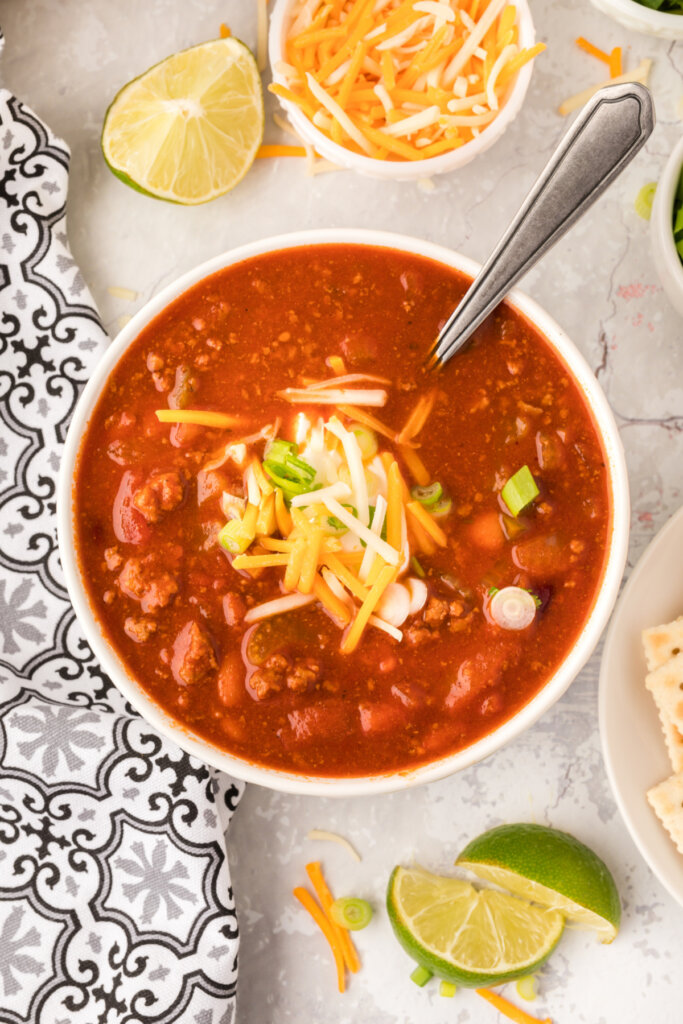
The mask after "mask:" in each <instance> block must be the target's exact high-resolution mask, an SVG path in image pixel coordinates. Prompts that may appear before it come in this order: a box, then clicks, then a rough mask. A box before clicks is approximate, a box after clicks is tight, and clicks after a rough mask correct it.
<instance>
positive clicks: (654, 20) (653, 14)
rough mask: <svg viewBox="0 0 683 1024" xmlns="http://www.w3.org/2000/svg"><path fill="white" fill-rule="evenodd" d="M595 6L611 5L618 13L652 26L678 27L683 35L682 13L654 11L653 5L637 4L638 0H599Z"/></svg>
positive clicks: (604, 6) (605, 6)
mask: <svg viewBox="0 0 683 1024" xmlns="http://www.w3.org/2000/svg"><path fill="white" fill-rule="evenodd" d="M596 6H599V7H603V8H608V7H611V8H613V9H614V11H615V12H618V13H619V14H623V15H626V16H627V17H632V18H633V17H635V18H638V19H642V20H643V21H644V22H649V23H650V24H651V25H652V27H653V28H657V27H661V28H669V29H670V28H673V29H678V30H680V33H681V34H682V35H683V14H674V13H672V12H671V11H656V10H655V9H654V8H653V7H648V6H647V4H639V3H638V0H600V2H599V4H598V5H596Z"/></svg>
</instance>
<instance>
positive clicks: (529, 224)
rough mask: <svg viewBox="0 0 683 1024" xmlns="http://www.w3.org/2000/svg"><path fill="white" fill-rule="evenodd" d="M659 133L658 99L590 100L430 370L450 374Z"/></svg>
mask: <svg viewBox="0 0 683 1024" xmlns="http://www.w3.org/2000/svg"><path fill="white" fill-rule="evenodd" d="M654 125H655V113H654V106H653V103H652V96H651V95H650V92H649V91H648V90H647V89H646V88H645V86H644V85H639V84H638V83H636V82H626V83H624V84H623V85H608V86H606V87H605V88H604V89H600V91H599V92H597V93H596V94H595V96H593V98H592V99H591V100H589V102H588V103H587V104H586V105H585V107H584V108H583V110H582V111H581V113H580V114H579V116H578V117H577V119H576V120H575V121H574V123H573V124H572V126H571V128H570V129H569V131H568V132H567V133H566V135H565V136H564V138H563V139H562V141H561V142H560V144H559V146H558V147H557V149H556V150H555V152H554V153H553V155H552V157H551V158H550V160H549V162H548V164H547V165H546V167H545V169H544V170H543V171H542V173H541V175H540V177H539V178H538V181H537V182H536V184H535V185H534V186H533V188H532V189H531V192H529V195H528V196H527V197H526V199H525V201H524V203H523V204H522V207H521V209H520V211H519V213H518V214H517V216H516V217H515V219H514V220H513V222H512V224H511V225H510V227H509V228H508V229H507V231H506V232H505V234H504V235H503V237H502V238H501V240H500V242H499V243H498V245H497V246H496V248H495V249H494V251H493V253H492V255H491V256H490V257H489V259H488V260H487V262H486V263H485V264H484V266H483V267H482V269H481V270H480V271H479V273H478V274H477V276H476V278H475V279H474V281H473V282H472V284H471V285H470V287H469V289H468V290H467V292H466V293H465V295H464V296H463V298H462V300H461V302H460V303H459V305H458V306H457V307H456V309H455V311H454V312H453V314H452V316H451V317H450V319H449V320H448V323H447V324H446V325H445V326H444V327H443V329H442V331H441V333H440V334H439V336H438V338H437V339H436V341H435V342H434V344H433V345H432V347H431V349H430V358H429V362H430V365H432V366H443V365H444V364H445V363H446V362H448V360H449V359H450V358H451V356H453V355H454V354H455V353H456V352H457V351H458V349H459V348H461V347H462V345H464V344H465V342H466V341H467V339H468V338H469V337H470V335H471V334H472V333H473V331H475V330H476V329H477V327H478V326H479V325H480V324H481V323H482V321H483V320H485V319H486V317H487V316H488V315H489V313H490V312H491V311H492V310H493V309H494V308H495V307H496V306H497V305H498V303H499V302H500V301H501V300H502V299H503V298H504V297H505V295H506V294H507V293H508V292H509V291H510V289H511V288H512V287H513V285H514V284H515V283H516V282H517V281H518V280H519V278H520V277H522V275H523V274H525V273H526V272H527V270H530V269H531V267H533V266H534V264H535V263H536V261H537V260H539V259H540V258H541V256H543V254H544V253H546V252H547V251H548V249H550V247H551V246H552V245H554V244H555V242H556V241H557V240H558V238H561V237H562V235H563V234H564V233H565V231H567V229H568V228H570V227H571V226H572V224H573V223H574V222H575V221H577V220H578V219H579V217H581V216H582V214H583V213H584V212H585V211H586V210H587V209H588V207H589V206H591V204H592V203H594V202H595V200H596V199H597V198H598V196H600V195H602V193H603V192H604V191H605V189H606V188H607V186H608V185H610V184H611V183H612V181H614V179H615V178H616V177H617V175H618V174H620V173H621V171H622V170H623V169H624V167H626V165H627V164H628V163H630V162H631V160H632V159H633V157H634V156H635V155H636V153H637V152H638V151H639V149H640V148H641V146H643V145H644V144H645V142H646V141H647V139H648V138H649V137H650V135H651V133H652V129H653V128H654Z"/></svg>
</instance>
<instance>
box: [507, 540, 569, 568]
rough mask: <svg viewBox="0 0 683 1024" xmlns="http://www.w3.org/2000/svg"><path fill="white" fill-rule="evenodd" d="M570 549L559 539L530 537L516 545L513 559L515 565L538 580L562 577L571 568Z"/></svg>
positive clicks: (513, 550)
mask: <svg viewBox="0 0 683 1024" xmlns="http://www.w3.org/2000/svg"><path fill="white" fill-rule="evenodd" d="M570 555H571V551H570V550H569V547H568V546H566V545H564V544H561V543H560V541H559V539H558V537H557V536H556V535H555V534H552V535H551V536H550V537H547V536H543V535H541V536H538V537H529V538H528V539H527V540H522V541H520V542H519V544H515V546H514V548H513V549H512V557H513V560H514V562H515V565H518V566H519V568H520V569H524V570H526V572H529V573H531V575H532V576H534V577H535V578H536V579H538V578H539V577H541V578H546V579H547V578H551V579H552V578H553V577H555V576H561V575H562V574H563V573H566V572H567V571H568V569H569V568H570V564H571V563H570Z"/></svg>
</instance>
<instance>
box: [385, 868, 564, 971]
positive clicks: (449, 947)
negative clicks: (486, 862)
mask: <svg viewBox="0 0 683 1024" xmlns="http://www.w3.org/2000/svg"><path fill="white" fill-rule="evenodd" d="M387 909H388V911H389V918H390V920H391V924H392V926H393V929H394V932H395V933H396V937H397V939H398V941H399V942H400V943H401V945H402V946H403V948H404V949H405V951H406V952H407V953H408V954H409V956H411V957H412V958H413V959H414V960H416V961H417V963H418V964H421V965H422V966H423V967H425V968H427V970H429V971H431V972H432V973H433V974H436V975H437V976H438V977H440V978H444V979H445V980H446V981H450V982H454V983H455V984H456V985H468V986H478V987H483V986H488V985H500V984H502V983H503V982H505V981H510V980H512V979H513V978H519V977H522V976H523V975H525V974H531V973H532V972H533V971H535V970H536V969H537V968H538V967H540V965H541V964H542V963H543V962H544V961H545V960H546V959H547V957H548V956H550V954H551V953H552V951H553V949H554V948H555V946H556V945H557V943H558V941H559V938H560V936H561V934H562V929H563V927H564V918H563V916H562V914H560V913H558V912H557V911H554V910H545V909H541V908H539V907H532V906H530V905H529V904H528V903H526V902H524V901H523V900H520V899H517V897H515V896H509V895H508V894H507V893H500V892H496V891H495V890H493V889H483V890H480V891H478V890H477V889H475V888H474V886H473V885H470V883H469V882H465V881H463V880H462V879H459V878H443V877H440V876H439V875H432V874H430V873H429V872H428V871H424V870H423V869H422V868H402V867H397V868H394V870H393V872H392V875H391V878H390V879H389V887H388V890H387Z"/></svg>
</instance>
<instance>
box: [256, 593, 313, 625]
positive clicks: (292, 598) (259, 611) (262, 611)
mask: <svg viewBox="0 0 683 1024" xmlns="http://www.w3.org/2000/svg"><path fill="white" fill-rule="evenodd" d="M315 600H316V596H315V594H299V593H294V594H285V595H284V597H276V598H275V599H274V600H273V601H266V602H264V604H257V605H256V606H255V607H254V608H250V609H249V611H248V612H247V614H246V615H245V616H244V621H245V622H260V621H261V619H268V618H270V617H271V616H273V615H281V614H282V613H283V612H291V611H293V610H294V609H295V608H303V606H304V605H305V604H312V603H313V601H315Z"/></svg>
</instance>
